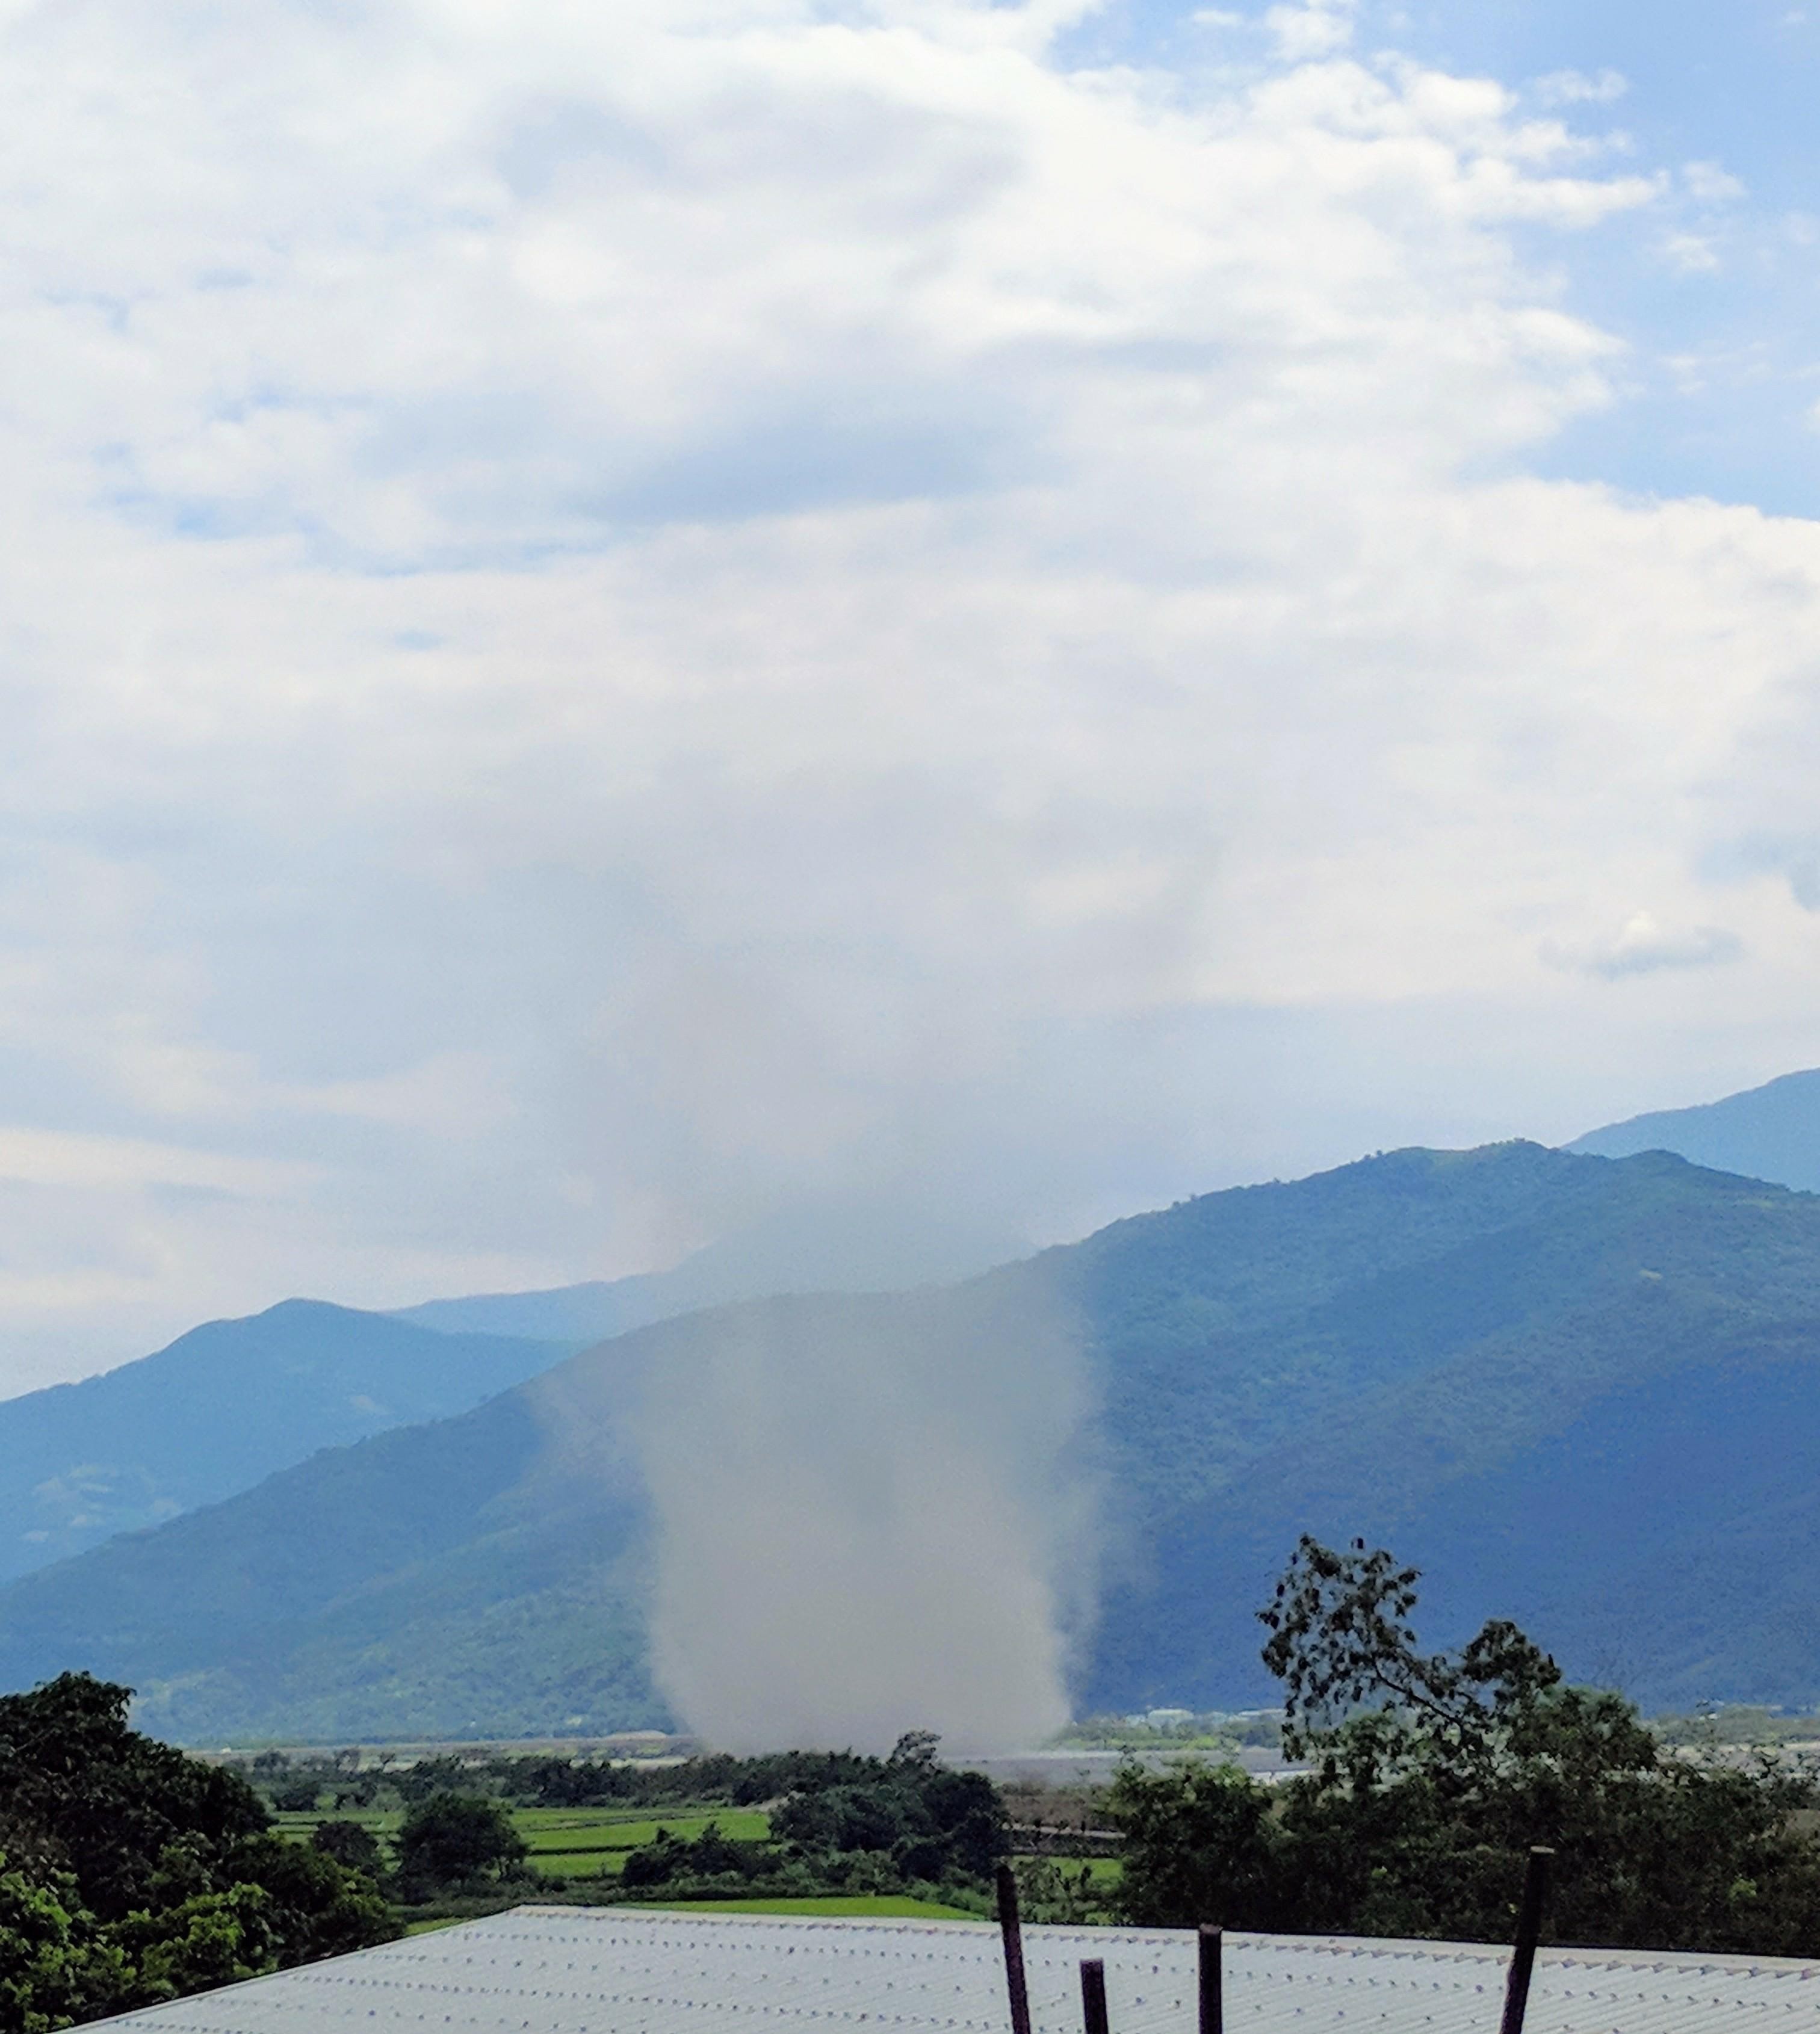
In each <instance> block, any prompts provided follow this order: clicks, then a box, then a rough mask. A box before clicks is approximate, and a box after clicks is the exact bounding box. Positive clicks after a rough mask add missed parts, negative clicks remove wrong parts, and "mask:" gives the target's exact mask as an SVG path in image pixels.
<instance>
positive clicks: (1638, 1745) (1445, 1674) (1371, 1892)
mask: <svg viewBox="0 0 1820 2034" xmlns="http://www.w3.org/2000/svg"><path fill="white" fill-rule="evenodd" d="M1418 1579H1419V1577H1418V1575H1417V1572H1416V1571H1415V1570H1413V1569H1412V1568H1406V1567H1401V1566H1399V1565H1398V1563H1397V1562H1396V1561H1395V1560H1394V1558H1393V1557H1392V1556H1391V1555H1390V1553H1389V1552H1387V1551H1386V1550H1384V1549H1383V1548H1376V1549H1368V1548H1366V1547H1365V1546H1364V1543H1363V1542H1362V1541H1356V1542H1354V1544H1353V1546H1352V1547H1351V1548H1349V1549H1347V1550H1346V1551H1345V1552H1335V1551H1334V1549H1332V1548H1328V1547H1325V1546H1323V1545H1322V1544H1320V1543H1319V1541H1315V1540H1312V1539H1309V1538H1307V1537H1304V1539H1303V1541H1301V1543H1300V1545H1299V1546H1298V1547H1297V1549H1296V1552H1295V1553H1294V1555H1293V1556H1292V1558H1291V1559H1290V1562H1289V1567H1288V1569H1287V1570H1286V1571H1285V1574H1284V1576H1283V1578H1282V1581H1281V1582H1279V1583H1278V1586H1277V1589H1276V1592H1275V1594H1274V1597H1273V1598H1272V1601H1270V1603H1269V1604H1267V1605H1266V1607H1265V1608H1264V1609H1263V1610H1262V1611H1261V1612H1259V1616H1260V1618H1261V1619H1262V1620H1263V1623H1264V1624H1265V1626H1266V1628H1267V1630H1268V1631H1269V1632H1270V1638H1269V1639H1268V1641H1267V1642H1266V1646H1265V1647H1264V1659H1265V1662H1266V1664H1267V1665H1268V1666H1269V1667H1270V1669H1271V1671H1272V1672H1274V1673H1275V1674H1276V1675H1277V1676H1278V1678H1279V1679H1281V1680H1282V1683H1283V1686H1284V1694H1285V1721H1284V1743H1285V1747H1287V1748H1289V1750H1290V1751H1292V1753H1293V1754H1295V1755H1298V1756H1301V1757H1306V1758H1310V1759H1311V1760H1312V1762H1313V1764H1312V1770H1311V1771H1310V1772H1309V1773H1308V1775H1307V1776H1306V1777H1303V1778H1300V1779H1297V1780H1295V1781H1291V1782H1290V1783H1289V1784H1286V1785H1285V1786H1283V1787H1282V1788H1280V1789H1278V1790H1276V1791H1275V1792H1274V1793H1270V1792H1266V1790H1264V1789H1263V1788H1259V1787H1257V1786H1256V1785H1255V1784H1254V1783H1253V1782H1251V1781H1249V1780H1248V1779H1247V1778H1246V1777H1244V1775H1243V1774H1240V1773H1237V1772H1236V1771H1231V1770H1229V1771H1227V1772H1226V1773H1218V1772H1213V1771H1210V1769H1208V1768H1206V1767H1205V1766H1200V1767H1194V1766H1189V1767H1187V1768H1184V1769H1177V1770H1175V1771H1173V1772H1170V1773H1162V1774H1143V1773H1139V1772H1137V1771H1135V1769H1131V1770H1128V1772H1126V1773H1123V1774H1121V1776H1120V1779H1119V1781H1117V1783H1116V1785H1115V1787H1114V1788H1113V1795H1112V1798H1111V1803H1110V1806H1111V1810H1112V1813H1113V1815H1114V1817H1115V1818H1116V1819H1117V1820H1118V1821H1119V1822H1120V1823H1121V1825H1122V1826H1124V1828H1125V1829H1126V1831H1127V1852H1126V1861H1125V1871H1124V1882H1123V1891H1122V1899H1123V1903H1124V1911H1125V1912H1126V1914H1127V1916H1128V1918H1130V1919H1131V1920H1143V1921H1149V1922H1153V1923H1156V1922H1161V1923H1188V1922H1191V1921H1195V1920H1225V1921H1229V1922H1232V1923H1236V1924H1238V1925H1242V1926H1250V1927H1262V1928H1279V1929H1290V1930H1301V1929H1310V1930H1316V1931H1333V1932H1334V1933H1339V1934H1351V1935H1413V1936H1424V1935H1426V1936H1441V1937H1444V1938H1451V1939H1456V1940H1466V1941H1503V1940H1508V1939H1509V1937H1510V1930H1511V1927H1512V1926H1513V1924H1514V1919H1515V1913H1516V1907H1517V1902H1518V1897H1519V1895H1520V1892H1521V1887H1522V1873H1523V1859H1524V1856H1525V1852H1526V1851H1527V1849H1528V1848H1529V1845H1530V1844H1537V1843H1542V1844H1550V1845H1552V1847H1553V1848H1555V1851H1556V1852H1557V1853H1558V1857H1557V1863H1556V1867H1555V1888H1554V1893H1553V1896H1552V1902H1551V1909H1550V1919H1549V1925H1550V1927H1551V1930H1552V1933H1553V1934H1554V1935H1555V1938H1556V1939H1557V1940H1562V1941H1567V1942H1585V1943H1601V1944H1608V1945H1612V1946H1620V1947H1632V1948H1638V1949H1676V1948H1680V1949H1690V1948H1700V1949H1710V1950H1741V1951H1743V1952H1746V1953H1753V1954H1782V1955H1796V1956H1799V1955H1813V1954H1814V1953H1820V1850H1817V1849H1816V1848H1815V1846H1814V1844H1813V1842H1812V1841H1810V1840H1808V1839H1807V1837H1803V1835H1801V1834H1800V1833H1798V1832H1797V1830H1796V1828H1795V1827H1794V1826H1793V1825H1792V1820H1791V1817H1792V1811H1794V1810H1795V1809H1796V1808H1797V1807H1800V1806H1802V1805H1803V1803H1806V1802H1807V1801H1809V1800H1810V1799H1811V1798H1812V1786H1811V1781H1809V1780H1807V1779H1806V1778H1804V1777H1803V1776H1802V1775H1801V1774H1799V1773H1795V1772H1792V1771H1790V1770H1788V1769H1786V1768H1784V1767H1781V1766H1777V1765H1775V1764H1774V1763H1773V1762H1769V1761H1766V1762H1762V1763H1761V1764H1760V1765H1758V1766H1757V1767H1756V1768H1754V1769H1751V1770H1747V1771H1740V1770H1737V1769H1728V1768H1723V1767H1719V1766H1699V1765H1695V1764H1691V1763H1690V1762H1687V1761H1685V1760H1682V1759H1677V1758H1667V1757H1665V1756H1664V1754H1663V1752H1662V1750H1661V1747H1660V1745H1659V1743H1657V1739H1656V1738H1655V1736H1654V1735H1653V1733H1652V1732H1650V1731H1649V1729H1648V1728H1646V1726H1645V1725H1644V1724H1643V1723H1642V1721H1641V1720H1640V1718H1639V1717H1638V1715H1637V1713H1636V1712H1635V1710H1634V1709H1632V1708H1631V1706H1630V1705H1629V1704H1628V1703H1627V1702H1624V1701H1623V1700H1622V1699H1621V1698H1619V1697H1618V1696H1616V1695H1615V1694H1609V1693H1606V1692H1603V1691H1598V1690H1592V1689H1584V1688H1573V1687H1567V1686H1566V1685H1564V1683H1563V1679H1562V1676H1561V1673H1560V1671H1559V1668H1557V1667H1556V1665H1555V1662H1554V1661H1552V1660H1551V1659H1550V1658H1549V1657H1548V1655H1547V1654H1546V1653H1544V1652H1543V1651H1542V1650H1541V1649H1540V1648H1539V1647H1538V1646H1536V1645H1534V1644H1533V1642H1531V1641H1530V1640H1529V1638H1527V1637H1526V1636H1525V1634H1523V1633H1522V1631H1519V1630H1518V1628H1517V1627H1516V1626H1515V1625H1514V1624H1512V1623H1509V1622H1508V1621H1507V1620H1504V1619H1493V1620H1492V1622H1491V1623H1488V1624H1486V1625H1485V1626H1484V1628H1483V1629H1482V1630H1481V1631H1480V1632H1479V1633H1478V1634H1477V1636H1476V1637H1475V1638H1473V1639H1472V1640H1471V1641H1470V1642H1469V1643H1468V1644H1467V1645H1465V1646H1463V1647H1462V1648H1460V1649H1458V1651H1457V1652H1454V1653H1424V1652H1423V1651H1422V1650H1421V1649H1420V1646H1419V1645H1418V1644H1417V1639H1416V1634H1415V1631H1414V1628H1413V1625H1412V1623H1411V1622H1410V1617H1411V1613H1412V1612H1413V1610H1414V1608H1415V1606H1416V1602H1417V1594H1416V1583H1417V1581H1418Z"/></svg>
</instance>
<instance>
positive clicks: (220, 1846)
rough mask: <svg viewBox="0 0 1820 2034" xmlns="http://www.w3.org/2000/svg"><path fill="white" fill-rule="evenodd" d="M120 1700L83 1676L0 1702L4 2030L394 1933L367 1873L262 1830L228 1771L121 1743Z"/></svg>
mask: <svg viewBox="0 0 1820 2034" xmlns="http://www.w3.org/2000/svg"><path fill="white" fill-rule="evenodd" d="M131 1699H132V1691H131V1690H130V1689H129V1688H123V1687H116V1686H114V1684H113V1683H110V1682H106V1681H99V1680H96V1679H94V1678H93V1677H92V1676H89V1675H87V1674H63V1675H59V1676H58V1678H57V1679H55V1680H53V1681H49V1682H47V1683H45V1684H44V1685H43V1686H42V1687H37V1688H34V1689H32V1691H30V1692H29V1693H28V1694H12V1695H5V1696H0V1853H4V1856H0V2034H52V2030H54V2029H55V2028H61V2027H66V2026H69V2025H72V2024H73V2023H74V2022H76V2021H82V2020H89V2019H93V2018H95V2017H97V2016H99V2015H100V2014H102V2013H111V2012H120V2011H125V2010H129V2009H130V2008H132V2007H134V2006H145V2005H152V2004H156V2003H157V2002H159V2001H161V2000H163V1999H167V1998H177V1997H180V1996H182V1995H184V1994H186V1993H187V1992H191V1991H199V1990H201V1989H203V1988H205V1987H208V1986H211V1985H216V1984H225V1983H231V1982H232V1981H233V1980H235V1979H238V1978H242V1977H251V1976H257V1975H258V1974H259V1973H261V1972H265V1971H269V1970H276V1969H277V1968H280V1967H281V1966H283V1965H289V1964H295V1963H302V1962H306V1961H309V1960H310V1959H311V1958H313V1957H320V1956H331V1955H334V1954H336V1953H338V1952H340V1951H341V1950H352V1949H359V1948H362V1947H364V1946H366V1945H367V1944H369V1943H371V1942H385V1941H387V1940H388V1939H389V1938H391V1937H392V1935H395V1934H396V1932H397V1930H396V1924H395V1923H393V1922H392V1919H391V1916H390V1915H389V1913H388V1911H387V1909H386V1907H385V1902H384V1901H383V1900H381V1897H380V1896H379V1894H378V1892H377V1890H376V1889H375V1887H374V1886H373V1884H372V1882H370V1880H369V1879H368V1878H366V1877H364V1876H362V1875H361V1874H360V1873H358V1872H357V1871H349V1870H347V1868H346V1867H344V1866H343V1865H342V1864H340V1863H337V1862H336V1860H335V1859H333V1858H332V1857H330V1856H325V1855H324V1854H323V1853H321V1852H317V1851H313V1850H308V1849H306V1848H302V1846H300V1845H298V1844H291V1843H287V1842H285V1841H283V1840H282V1839H281V1838H280V1837H276V1836H273V1835H272V1834H271V1833H269V1831H268V1828H267V1823H268V1819H269V1818H268V1815H267V1814H266V1811H265V1806H264V1804H263V1803H261V1800H260V1799H259V1797H258V1796H257V1794H256V1793H254V1792H253V1789H252V1788H250V1787H249V1786H248V1785H247V1784H246V1781H244V1780H242V1779H241V1778H240V1777H239V1776H238V1774H235V1773H230V1772H227V1771H226V1770H224V1769H222V1768H220V1767H218V1766H209V1765H208V1764H206V1763H205V1762H203V1761H201V1760H200V1759H195V1758H186V1757H185V1755H184V1754H182V1752H180V1751H175V1750H174V1749H173V1748H172V1747H171V1746H169V1745H167V1744H160V1743H158V1742H157V1741H156V1739H152V1738H148V1737H145V1736H141V1734H140V1733H139V1732H137V1731H135V1730H133V1728H131V1727H130V1725H129V1723H128V1721H127V1709H128V1705H129V1702H130V1701H131ZM6 1858H9V1859H11V1864H10V1867H9V1866H8V1864H7V1863H6Z"/></svg>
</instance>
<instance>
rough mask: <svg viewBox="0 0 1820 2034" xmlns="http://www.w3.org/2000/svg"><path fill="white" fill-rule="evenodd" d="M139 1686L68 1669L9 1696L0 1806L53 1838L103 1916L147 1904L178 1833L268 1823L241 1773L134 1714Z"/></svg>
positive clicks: (207, 1833)
mask: <svg viewBox="0 0 1820 2034" xmlns="http://www.w3.org/2000/svg"><path fill="white" fill-rule="evenodd" d="M132 1694H133V1691H132V1690H131V1689H130V1688H123V1687H117V1686H115V1685H114V1683H111V1682H107V1681H98V1680H96V1679H95V1678H94V1677H93V1676H92V1675H88V1674H60V1675H58V1677H57V1678H56V1679H54V1680H53V1681H48V1682H47V1683H45V1684H44V1685H43V1687H38V1688H34V1689H33V1690H32V1691H31V1692H30V1694H22V1695H4V1696H0V1818H4V1820H5V1821H6V1822H8V1823H9V1824H21V1825H24V1826H27V1827H28V1828H32V1829H37V1830H39V1831H41V1832H42V1833H43V1834H44V1835H45V1836H47V1837H50V1838H51V1839H52V1840H53V1841H54V1843H55V1844H56V1845H57V1846H58V1848H59V1849H60V1850H61V1851H62V1853H63V1855H64V1856H65V1858H66V1859H67V1862H68V1864H69V1869H70V1870H71V1871H73V1873H74V1874H75V1876H76V1881H77V1886H79V1887H80V1889H81V1898H82V1901H83V1904H84V1905H85V1906H87V1907H88V1908H90V1909H91V1910H92V1912H94V1913H96V1915H98V1916H99V1917H100V1918H101V1919H102V1920H103V1921H112V1920H119V1919H121V1918H122V1916H124V1915H125V1914H126V1912H128V1911H129V1909H130V1908H134V1907H137V1906H142V1905H144V1903H145V1901H146V1899H147V1897H148V1893H149V1889H150V1879H151V1875H152V1872H153V1871H154V1870H155V1869H156V1865H157V1862H158V1859H159V1857H160V1856H162V1855H163V1852H164V1850H165V1848H166V1847H167V1845H168V1844H171V1843H172V1842H174V1841H177V1840H178V1839H179V1838H181V1837H190V1838H194V1839H197V1840H199V1841H202V1842H204V1843H206V1844H210V1845H216V1846H219V1845H222V1844H228V1843H231V1842H233V1841H235V1839H236V1838H238V1837H242V1836H248V1835H251V1834H252V1833H253V1832H254V1831H255V1830H257V1829H263V1828H265V1825H266V1822H267V1820H268V1817H267V1814H266V1811H265V1804H264V1803H262V1802H261V1800H260V1799H259V1797H258V1796H257V1794H255V1793H254V1792H253V1789H252V1788H250V1786H248V1784H246V1781H244V1780H242V1778H241V1777H240V1776H239V1775H238V1773H230V1772H228V1771H227V1770H226V1769H225V1768H223V1767H221V1766H207V1765H205V1764H204V1763H203V1762H202V1761H201V1760H200V1759H196V1758H186V1757H185V1756H184V1754H182V1752H181V1751H176V1750H174V1748H173V1747H171V1746H170V1745H168V1744H160V1743H159V1742H158V1740H157V1739H156V1738H150V1737H144V1736H141V1735H140V1734H139V1732H137V1731H135V1730H133V1729H132V1728H129V1725H128V1724H127V1721H126V1712H127V1706H128V1704H129V1702H130V1701H131V1699H132Z"/></svg>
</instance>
